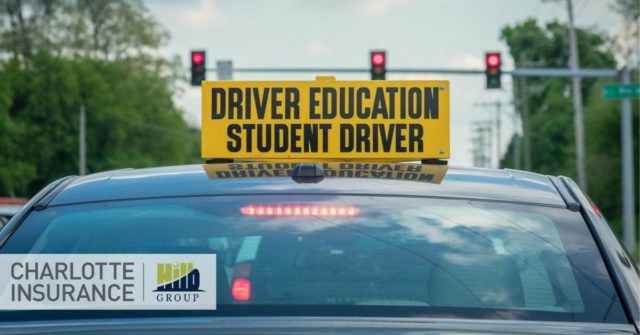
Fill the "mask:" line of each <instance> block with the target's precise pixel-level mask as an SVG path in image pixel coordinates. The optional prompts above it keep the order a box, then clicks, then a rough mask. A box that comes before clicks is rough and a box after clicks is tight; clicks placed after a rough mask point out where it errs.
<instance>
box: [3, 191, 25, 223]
mask: <svg viewBox="0 0 640 335" xmlns="http://www.w3.org/2000/svg"><path fill="white" fill-rule="evenodd" d="M26 203H27V199H25V198H0V230H2V228H4V226H6V225H7V223H8V222H9V220H11V218H12V217H13V216H14V215H15V214H16V213H17V212H18V211H19V210H20V208H22V206H24V204H26Z"/></svg>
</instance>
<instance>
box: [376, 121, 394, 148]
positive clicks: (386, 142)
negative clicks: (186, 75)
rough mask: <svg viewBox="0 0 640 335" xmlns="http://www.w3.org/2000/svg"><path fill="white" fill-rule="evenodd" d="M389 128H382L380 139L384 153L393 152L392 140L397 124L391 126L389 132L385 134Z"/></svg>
mask: <svg viewBox="0 0 640 335" xmlns="http://www.w3.org/2000/svg"><path fill="white" fill-rule="evenodd" d="M386 128H387V127H380V138H381V139H382V151H383V152H390V151H391V139H392V138H393V135H392V134H393V130H394V128H395V124H390V125H389V130H388V131H386V132H385V129H386Z"/></svg>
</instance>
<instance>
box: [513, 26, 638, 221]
mask: <svg viewBox="0 0 640 335" xmlns="http://www.w3.org/2000/svg"><path fill="white" fill-rule="evenodd" d="M577 38H578V49H579V53H580V63H581V67H584V68H614V67H615V65H616V64H615V60H614V54H613V51H611V50H610V49H609V48H607V46H608V45H610V44H609V42H610V41H609V40H608V39H607V37H605V36H604V35H603V34H602V33H600V32H597V31H594V30H591V29H578V30H577ZM502 39H504V40H505V42H506V43H507V45H508V47H509V52H510V53H511V56H512V57H513V58H514V60H515V61H516V66H522V67H536V66H537V67H567V63H568V41H567V27H566V26H564V25H562V24H560V23H557V22H552V23H548V24H546V25H544V26H541V25H539V24H538V23H537V22H536V21H535V20H527V21H524V22H522V23H520V24H516V25H513V26H507V27H505V28H504V29H503V30H502ZM635 80H636V81H637V78H636V79H635ZM606 82H612V80H608V81H606V80H596V79H587V80H582V93H583V99H584V127H585V142H586V143H585V145H586V164H587V176H588V177H589V179H588V191H589V195H590V196H591V198H592V199H593V200H594V201H595V203H597V204H598V205H599V207H600V209H601V210H602V211H603V213H604V214H605V215H606V216H607V217H608V218H610V219H611V220H610V221H611V222H612V224H613V226H614V229H615V230H617V231H620V215H621V211H622V205H621V179H620V173H621V172H620V171H621V170H620V169H621V167H620V160H621V157H620V102H619V101H605V100H603V98H602V93H601V92H602V85H603V84H604V83H606ZM517 84H518V83H517V82H516V85H517ZM570 84H571V83H570V80H569V79H558V78H554V79H551V78H529V79H527V85H526V89H527V92H528V101H527V104H528V107H529V120H530V129H531V134H530V136H531V151H532V152H531V157H532V169H533V170H534V171H536V172H540V173H545V174H552V175H566V176H570V177H573V178H575V175H576V163H575V138H574V123H573V122H574V120H573V103H572V99H571V96H570V92H571V89H570ZM517 89H519V90H521V89H524V88H523V87H520V86H518V87H517ZM517 98H518V96H516V99H517ZM637 107H638V106H637V104H635V106H634V118H635V121H634V123H633V124H634V127H635V125H637V124H638V119H637V118H638V108H637ZM634 136H635V138H634V143H635V145H636V148H635V150H634V152H635V153H637V152H638V147H637V145H638V132H637V130H636V131H635V132H634ZM522 142H523V141H522V139H518V143H520V147H521V152H524V151H523V146H522ZM514 143H516V142H514V141H513V140H512V144H511V145H510V146H509V150H508V152H507V154H506V155H505V157H504V160H503V165H504V166H505V167H513V149H514ZM523 156H524V155H521V157H523ZM637 158H638V157H637V156H636V164H635V167H636V169H637V168H638V161H637ZM521 166H523V164H522V163H521ZM635 176H638V172H637V170H636V172H635ZM636 185H637V184H636Z"/></svg>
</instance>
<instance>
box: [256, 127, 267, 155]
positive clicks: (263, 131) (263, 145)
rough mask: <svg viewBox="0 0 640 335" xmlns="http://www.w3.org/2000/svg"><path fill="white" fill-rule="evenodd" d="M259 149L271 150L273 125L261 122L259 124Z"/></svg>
mask: <svg viewBox="0 0 640 335" xmlns="http://www.w3.org/2000/svg"><path fill="white" fill-rule="evenodd" d="M256 137H257V140H256V142H257V144H258V151H259V152H269V150H271V125H270V124H260V125H258V131H257V134H256Z"/></svg>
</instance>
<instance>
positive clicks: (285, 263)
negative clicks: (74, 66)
mask: <svg viewBox="0 0 640 335" xmlns="http://www.w3.org/2000/svg"><path fill="white" fill-rule="evenodd" d="M442 163H443V162H439V161H425V162H423V163H420V162H418V163H387V162H371V163H364V162H325V163H318V164H316V163H310V162H303V163H299V164H298V163H292V162H290V163H287V162H211V163H209V164H199V165H187V166H174V167H160V168H146V169H125V170H116V171H109V172H102V173H97V174H92V175H88V176H82V177H67V178H63V179H61V180H58V181H55V182H53V183H51V184H50V185H49V186H47V187H46V188H44V189H43V190H42V191H41V192H40V193H39V194H38V195H36V196H35V197H33V198H32V199H31V200H30V201H29V203H28V204H27V205H26V206H25V207H24V208H22V209H21V210H20V211H19V212H18V214H17V215H16V218H15V219H13V220H12V221H11V223H10V224H9V225H8V226H7V227H6V229H4V230H3V231H2V232H1V233H0V255H5V256H7V255H17V254H26V255H31V256H38V255H49V256H51V254H54V255H70V254H76V255H78V254H79V255H86V256H87V257H89V256H91V255H110V254H126V255H131V257H133V256H135V255H143V254H173V255H180V254H182V255H191V254H215V256H216V265H215V268H216V275H215V282H216V297H215V299H216V301H215V306H216V307H215V310H214V309H208V310H177V309H168V310H167V309H165V310H124V309H109V310H104V309H99V310H92V309H91V308H89V307H84V308H73V309H68V308H67V309H59V308H58V309H48V308H46V306H45V307H42V306H41V307H39V308H36V309H34V310H11V309H10V308H9V310H7V306H4V307H3V308H2V309H5V310H4V311H0V333H12V334H26V333H29V334H36V333H93V334H102V333H105V334H106V333H109V334H113V333H132V332H134V333H155V334H164V333H181V334H189V333H198V334H201V333H224V334H267V333H269V334H272V333H279V334H294V333H295V334H299V333H314V334H356V333H358V334H363V333H367V334H381V333H385V334H409V333H425V334H426V333H429V334H444V333H446V334H459V333H465V334H468V333H473V334H494V333H505V334H506V333H508V334H515V333H518V334H560V333H562V334H604V333H616V334H638V333H639V331H640V311H639V308H638V305H639V297H640V279H639V275H638V269H637V268H635V265H634V263H633V261H632V259H631V257H630V256H629V254H628V253H627V252H626V251H625V249H624V248H623V247H622V245H621V244H620V243H619V242H618V240H617V239H616V237H615V236H614V234H613V233H612V231H611V229H610V228H609V226H608V224H607V222H606V221H605V218H604V217H603V216H602V214H601V213H600V211H599V210H598V209H597V207H596V206H595V205H594V204H593V203H592V202H591V201H590V200H589V199H588V198H587V196H586V195H584V194H583V193H582V192H581V190H580V189H579V187H578V186H577V185H576V183H574V182H573V181H572V180H571V179H570V178H566V177H555V176H546V175H540V174H535V173H531V172H524V171H517V170H490V169H475V168H454V167H449V166H448V165H446V164H442ZM203 273H204V272H202V271H201V272H200V277H199V279H198V280H199V281H200V282H201V283H204V282H205V281H206V279H204V278H205V277H204V275H203ZM211 280H212V279H211ZM14 294H16V293H15V292H14ZM6 295H7V293H6V292H5V298H6ZM87 306H88V305H87Z"/></svg>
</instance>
